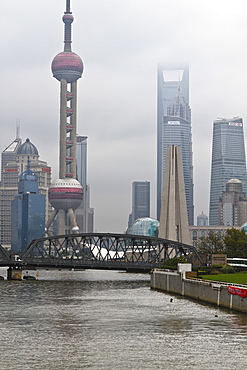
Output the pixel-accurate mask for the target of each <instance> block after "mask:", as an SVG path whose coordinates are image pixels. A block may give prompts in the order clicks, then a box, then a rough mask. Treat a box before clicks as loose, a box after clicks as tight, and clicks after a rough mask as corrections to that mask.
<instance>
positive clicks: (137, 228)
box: [126, 217, 159, 237]
mask: <svg viewBox="0 0 247 370" xmlns="http://www.w3.org/2000/svg"><path fill="white" fill-rule="evenodd" d="M158 227H159V221H157V220H155V219H154V218H150V217H143V218H138V219H137V220H135V222H134V223H133V225H132V226H131V227H129V228H128V229H127V231H126V234H131V235H146V236H154V237H158Z"/></svg>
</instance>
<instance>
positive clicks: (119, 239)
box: [0, 233, 203, 271]
mask: <svg viewBox="0 0 247 370" xmlns="http://www.w3.org/2000/svg"><path fill="white" fill-rule="evenodd" d="M173 257H185V258H186V259H187V261H188V262H190V263H192V264H193V265H194V266H200V265H203V261H202V260H201V258H200V256H199V254H198V252H197V250H196V249H195V248H194V247H192V246H190V245H186V244H182V243H179V242H175V241H171V240H166V239H161V238H154V237H149V236H141V235H128V234H110V233H92V234H68V235H58V236H52V237H46V238H42V239H34V240H33V241H32V242H31V243H30V244H29V245H28V246H27V248H26V249H25V250H24V251H23V252H22V253H21V254H20V256H19V259H18V260H16V258H13V256H12V257H11V256H10V255H9V254H8V253H7V252H6V250H5V249H3V248H2V247H1V246H0V266H9V267H12V268H23V269H35V268H75V269H77V268H78V269H112V270H126V271H150V270H151V269H153V268H155V267H161V266H162V264H163V262H164V261H165V260H168V259H170V258H173Z"/></svg>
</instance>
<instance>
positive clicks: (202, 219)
mask: <svg viewBox="0 0 247 370" xmlns="http://www.w3.org/2000/svg"><path fill="white" fill-rule="evenodd" d="M197 226H208V216H207V215H206V214H205V213H203V211H202V213H200V214H199V215H198V216H197Z"/></svg>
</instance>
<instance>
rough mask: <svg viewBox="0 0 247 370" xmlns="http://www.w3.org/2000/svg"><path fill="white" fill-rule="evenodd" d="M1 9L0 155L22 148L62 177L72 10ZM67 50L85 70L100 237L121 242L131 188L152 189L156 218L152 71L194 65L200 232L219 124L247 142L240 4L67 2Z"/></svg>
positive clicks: (84, 129)
mask: <svg viewBox="0 0 247 370" xmlns="http://www.w3.org/2000/svg"><path fill="white" fill-rule="evenodd" d="M0 3H1V14H0V28H1V30H0V31H1V35H2V48H1V59H0V66H1V76H0V84H1V99H0V125H1V126H0V127H1V135H0V151H1V152H2V151H3V150H4V149H5V148H6V146H8V145H9V144H10V142H11V141H12V140H14V138H15V136H16V122H17V119H20V124H21V129H20V136H21V138H22V140H23V141H25V140H26V138H29V139H30V140H31V142H32V143H33V144H34V145H35V146H36V147H37V149H38V151H39V155H40V159H41V160H45V161H47V162H48V164H49V165H50V166H51V167H52V178H53V181H54V180H55V179H56V178H57V177H58V160H59V155H58V144H59V143H58V140H59V94H60V85H59V82H58V81H57V80H55V79H54V78H53V77H52V74H51V62H52V60H53V58H54V56H55V55H56V54H57V53H59V52H60V51H62V50H63V37H64V35H63V32H64V31H63V26H64V24H63V22H62V15H63V12H64V11H65V3H66V1H65V0H53V1H52V2H51V1H48V0H42V1H41V0H33V1H30V0H29V1H28V0H22V1H17V0H12V1H8V2H6V1H3V0H0ZM71 9H72V12H73V15H74V18H75V20H74V22H73V24H72V40H73V43H72V50H73V51H75V52H76V53H77V54H78V55H80V57H81V58H82V60H83V63H84V68H85V69H84V73H83V77H82V78H81V79H80V80H79V81H78V111H77V122H78V134H79V135H85V136H88V183H89V184H90V189H91V206H92V207H94V209H95V230H97V231H98V232H120V233H121V232H124V231H125V229H126V227H127V221H128V215H129V213H130V212H131V188H132V186H131V185H132V182H133V181H150V183H151V216H152V217H154V218H156V130H157V114H156V111H157V65H158V63H167V64H170V65H174V66H177V65H181V64H182V65H183V64H186V65H189V69H190V107H191V111H192V141H193V153H194V154H193V163H194V205H195V222H196V217H197V215H198V213H201V211H202V210H203V211H204V213H206V214H207V215H208V208H209V187H210V166H211V147H212V131H213V121H214V120H215V119H217V117H225V118H232V117H235V116H240V117H242V118H243V120H244V131H245V138H246V125H247V104H246V100H247V98H246V95H247V94H246V82H247V70H246V64H247V51H246V50H245V45H246V40H245V39H246V36H245V35H246V34H247V23H246V11H247V4H246V2H244V1H243V0H237V1H236V2H234V3H232V2H226V1H223V0H218V1H217V2H216V1H213V0H208V1H207V2H204V3H202V2H199V1H198V0H188V1H186V2H184V1H182V0H180V1H179V0H173V1H171V0H166V1H164V0H152V1H151V0H142V1H141V0H132V1H125V2H123V1H119V0H90V1H86V0H85V1H84V0H71Z"/></svg>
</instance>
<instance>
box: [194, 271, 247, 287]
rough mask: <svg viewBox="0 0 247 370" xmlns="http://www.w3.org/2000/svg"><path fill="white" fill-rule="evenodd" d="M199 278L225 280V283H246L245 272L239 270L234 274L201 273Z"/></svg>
mask: <svg viewBox="0 0 247 370" xmlns="http://www.w3.org/2000/svg"><path fill="white" fill-rule="evenodd" d="M199 278H201V279H205V280H214V281H225V282H227V283H235V284H247V274H246V273H241V272H240V273H236V274H219V275H201V276H199Z"/></svg>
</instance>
